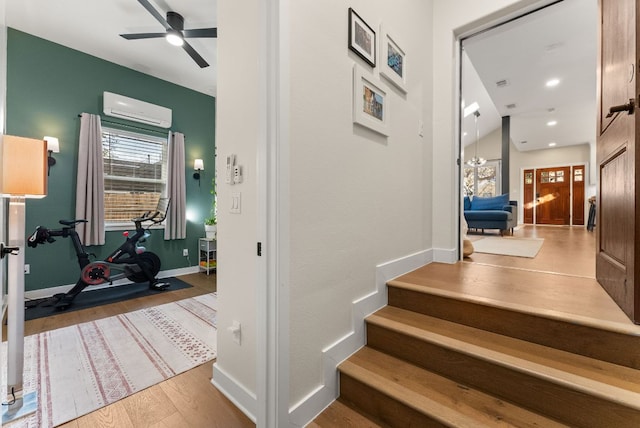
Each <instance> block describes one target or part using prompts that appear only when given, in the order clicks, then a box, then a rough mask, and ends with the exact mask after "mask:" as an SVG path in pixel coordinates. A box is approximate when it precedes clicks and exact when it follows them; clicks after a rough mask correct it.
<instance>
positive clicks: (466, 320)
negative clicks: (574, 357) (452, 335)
mask: <svg viewBox="0 0 640 428" xmlns="http://www.w3.org/2000/svg"><path fill="white" fill-rule="evenodd" d="M389 305H391V306H396V307H399V308H403V309H407V310H410V311H414V312H418V313H421V314H425V315H429V316H432V317H436V318H440V319H445V320H447V321H451V322H456V323H459V324H463V325H467V326H470V327H475V328H479V329H482V330H486V331H491V332H493V333H498V334H502V335H505V336H510V337H514V338H517V339H522V340H526V341H529V342H533V343H537V344H540V345H545V346H549V347H552V348H556V349H561V350H563V351H567V352H572V353H575V354H579V355H585V356H587V357H591V358H596V359H599V360H602V361H608V362H610V363H614V364H619V365H623V366H627V367H631V368H634V369H640V337H638V336H631V335H625V334H618V333H615V332H611V331H606V330H600V329H597V328H593V327H588V326H582V325H577V324H572V323H568V322H563V321H561V320H554V319H550V318H543V317H539V316H535V315H530V314H525V313H521V312H515V311H510V310H508V309H504V308H496V307H492V306H486V305H481V304H476V303H473V302H468V301H461V300H457V299H453V298H448V297H444V296H437V295H433V294H427V293H421V292H416V291H412V290H405V289H401V288H396V287H392V286H390V287H389Z"/></svg>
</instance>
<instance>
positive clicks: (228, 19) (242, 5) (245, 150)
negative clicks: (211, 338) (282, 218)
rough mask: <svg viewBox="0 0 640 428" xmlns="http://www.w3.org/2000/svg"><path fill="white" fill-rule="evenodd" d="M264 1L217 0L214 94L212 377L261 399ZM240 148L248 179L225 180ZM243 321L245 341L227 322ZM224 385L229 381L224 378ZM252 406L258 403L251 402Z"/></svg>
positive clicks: (239, 158) (239, 157) (239, 160)
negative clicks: (259, 163) (235, 204)
mask: <svg viewBox="0 0 640 428" xmlns="http://www.w3.org/2000/svg"><path fill="white" fill-rule="evenodd" d="M259 3H260V0H249V1H243V2H235V1H220V2H218V35H219V37H218V42H217V43H218V58H219V60H218V70H217V73H218V93H217V99H216V111H217V113H216V114H217V117H216V146H217V147H216V169H217V177H218V180H217V183H218V184H217V195H218V234H217V236H218V253H217V257H218V270H217V288H218V302H219V311H218V315H217V326H218V357H217V361H216V364H215V369H214V370H215V373H214V382H216V381H220V382H223V381H224V380H229V379H230V380H231V381H232V382H233V383H235V385H234V386H236V387H237V388H239V389H240V390H242V391H243V392H245V393H246V395H247V396H250V397H253V398H255V395H256V376H257V370H256V367H257V364H258V355H257V340H258V339H257V325H256V314H257V310H258V309H257V302H256V295H257V293H256V287H257V284H258V283H259V282H258V280H257V272H258V262H257V257H256V242H257V241H258V231H257V227H258V218H257V217H258V216H257V209H258V207H257V187H258V183H257V180H256V176H257V167H256V157H257V152H258V147H259V144H260V143H261V141H262V138H263V133H262V132H261V130H262V128H261V127H262V116H261V112H262V111H263V110H264V108H263V102H264V96H263V95H262V94H263V92H262V87H261V84H263V83H262V82H264V78H263V74H264V73H263V72H262V71H261V64H260V62H259V58H260V54H259V53H260V51H259V49H260V47H261V46H262V43H261V39H260V36H261V34H262V33H261V28H263V27H262V26H261V18H260V8H259ZM231 154H235V155H236V160H237V163H238V164H239V165H242V167H243V174H244V181H243V183H241V184H236V185H233V186H232V185H229V184H226V183H225V182H224V176H225V167H226V165H225V162H226V156H227V155H231ZM233 192H240V193H241V213H240V214H231V213H230V212H229V210H230V206H231V198H232V193H233ZM233 321H238V322H239V323H240V324H241V329H242V333H241V344H240V345H238V344H236V343H235V342H234V341H233V337H232V334H231V332H230V331H229V330H228V328H229V327H230V326H231V325H232V323H233ZM222 386H224V385H222ZM246 410H248V411H249V412H250V413H254V412H255V408H252V409H246Z"/></svg>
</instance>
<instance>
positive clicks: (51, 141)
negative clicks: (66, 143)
mask: <svg viewBox="0 0 640 428" xmlns="http://www.w3.org/2000/svg"><path fill="white" fill-rule="evenodd" d="M44 141H46V142H47V150H48V151H50V152H53V153H60V141H58V139H57V138H56V137H44Z"/></svg>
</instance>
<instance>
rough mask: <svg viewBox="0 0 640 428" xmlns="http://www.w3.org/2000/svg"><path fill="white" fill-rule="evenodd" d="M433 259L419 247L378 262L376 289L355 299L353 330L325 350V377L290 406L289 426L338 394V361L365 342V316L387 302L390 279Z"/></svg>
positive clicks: (319, 409)
mask: <svg viewBox="0 0 640 428" xmlns="http://www.w3.org/2000/svg"><path fill="white" fill-rule="evenodd" d="M432 261H433V251H432V250H424V251H419V252H417V253H414V254H410V255H408V256H405V257H402V258H399V259H396V260H391V261H389V262H386V263H382V264H380V265H378V266H376V290H375V291H374V292H372V293H370V294H368V295H366V296H363V297H361V298H359V299H357V300H355V301H354V302H353V310H352V312H351V313H352V331H351V332H350V333H349V334H347V335H346V336H344V337H343V338H341V339H339V340H337V341H336V342H335V343H334V344H332V345H330V346H328V347H327V348H326V349H324V350H323V351H322V364H323V372H324V373H323V375H324V376H323V378H324V379H323V381H324V384H323V385H320V386H318V387H317V388H316V389H315V390H314V391H312V392H311V393H309V395H307V396H306V397H305V398H304V399H302V400H301V401H300V402H298V403H297V404H295V405H293V406H291V408H290V409H289V422H290V426H295V427H303V426H305V425H307V424H308V423H309V422H311V421H312V420H313V419H314V418H315V417H316V416H317V415H318V414H320V413H321V412H322V411H323V410H324V409H325V408H327V406H329V405H330V404H331V403H332V402H333V401H334V400H335V399H336V398H337V397H338V395H339V382H338V371H337V367H338V365H339V364H340V363H341V362H342V361H344V360H346V359H347V358H348V357H349V356H351V355H352V354H353V353H355V352H356V351H357V350H358V349H360V348H362V347H363V346H364V345H365V344H366V327H365V322H364V319H365V318H366V317H367V316H368V315H370V314H372V313H373V312H375V311H377V310H378V309H380V308H382V307H384V306H386V305H387V301H388V300H387V298H388V295H387V281H389V280H391V279H393V278H396V277H398V276H400V275H403V274H405V273H407V272H411V271H412V270H415V269H418V268H419V267H420V266H424V265H426V264H429V263H431V262H432Z"/></svg>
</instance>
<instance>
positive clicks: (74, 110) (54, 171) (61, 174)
mask: <svg viewBox="0 0 640 428" xmlns="http://www.w3.org/2000/svg"><path fill="white" fill-rule="evenodd" d="M194 66H195V65H194ZM213 72H214V71H213V70H211V73H213ZM104 91H108V92H114V93H117V94H121V95H125V96H127V97H131V98H136V99H139V100H142V101H146V102H149V103H152V104H158V105H161V106H164V107H168V108H170V109H171V110H173V123H172V126H171V130H173V131H177V132H182V133H183V134H185V162H186V165H185V166H184V171H185V180H186V186H187V189H186V190H187V219H188V220H187V238H186V239H182V240H174V241H165V240H164V231H163V230H153V231H152V235H151V237H150V238H148V239H147V242H146V244H145V246H146V247H147V250H148V251H153V252H154V253H156V254H158V256H159V257H160V259H161V260H162V270H170V269H179V268H185V267H189V266H197V264H198V238H200V237H202V236H204V226H203V220H204V218H206V217H207V216H208V215H209V210H210V207H211V202H212V195H211V193H210V189H211V178H212V177H213V167H214V155H215V98H214V97H211V96H208V95H205V94H202V93H200V92H197V91H193V90H191V89H187V88H185V87H182V86H179V85H175V84H173V83H169V82H167V81H164V80H161V79H158V78H155V77H152V76H149V75H147V74H144V73H140V72H137V71H134V70H131V69H128V68H126V67H122V66H119V65H116V64H114V63H111V62H108V61H105V60H102V59H99V58H96V57H94V56H91V55H87V54H85V53H82V52H79V51H76V50H73V49H69V48H67V47H65V46H62V45H59V44H56V43H52V42H50V41H47V40H44V39H41V38H38V37H35V36H32V35H30V34H27V33H23V32H20V31H18V30H15V29H11V28H9V29H8V34H7V121H6V123H7V129H6V133H7V134H10V135H18V136H23V137H30V138H42V137H44V136H45V135H51V136H55V137H58V139H59V140H60V153H57V154H54V157H55V158H56V161H57V163H56V165H55V166H53V167H52V168H51V175H50V176H49V191H48V195H47V197H46V198H44V199H40V200H28V201H27V206H26V212H27V218H26V228H27V230H26V234H27V236H28V235H29V234H30V232H31V231H33V230H34V229H35V227H36V226H38V225H43V226H46V227H48V228H50V229H57V228H59V227H61V225H60V224H59V223H58V221H59V220H61V219H65V220H69V219H73V218H74V217H75V187H76V165H77V161H78V135H79V129H80V118H79V117H78V114H80V113H83V112H85V113H92V114H99V115H101V116H102V117H103V119H104V120H108V121H110V122H119V123H124V124H130V125H132V126H138V127H142V128H147V129H152V130H156V131H160V132H162V133H164V134H168V130H166V129H161V128H153V127H151V126H148V125H145V124H140V123H137V122H127V121H123V120H119V119H116V118H112V117H107V116H104V114H103V113H102V93H103V92H104ZM105 125H107V126H113V125H111V124H106V123H105ZM122 129H129V130H132V131H138V132H143V131H140V130H136V129H132V128H127V127H123V128H122ZM152 135H157V133H152ZM196 158H202V159H204V165H205V171H204V174H203V176H202V179H201V180H202V181H201V186H198V182H197V181H196V180H194V179H193V177H192V175H193V160H194V159H196ZM131 230H133V223H132V225H131ZM56 239H57V240H56V242H54V243H52V244H45V245H42V246H38V247H37V248H27V249H26V252H25V257H26V263H28V264H30V265H31V274H29V275H27V276H26V290H27V291H29V290H38V289H43V288H49V287H57V286H60V285H69V284H75V282H76V281H77V279H78V276H79V268H78V263H77V261H76V257H75V252H74V250H73V247H72V244H71V240H70V239H68V238H56ZM123 240H124V238H123V236H122V232H121V231H118V232H107V237H106V244H105V245H104V246H92V247H89V248H88V250H89V252H92V253H95V254H96V256H97V257H98V259H100V258H102V257H106V256H107V255H108V254H109V253H111V252H112V251H113V250H115V248H116V247H118V246H119V245H120V244H121V243H122V242H123ZM183 248H188V249H189V254H190V263H189V262H188V261H187V259H186V258H185V257H183V256H182V249H183Z"/></svg>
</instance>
